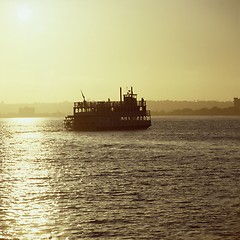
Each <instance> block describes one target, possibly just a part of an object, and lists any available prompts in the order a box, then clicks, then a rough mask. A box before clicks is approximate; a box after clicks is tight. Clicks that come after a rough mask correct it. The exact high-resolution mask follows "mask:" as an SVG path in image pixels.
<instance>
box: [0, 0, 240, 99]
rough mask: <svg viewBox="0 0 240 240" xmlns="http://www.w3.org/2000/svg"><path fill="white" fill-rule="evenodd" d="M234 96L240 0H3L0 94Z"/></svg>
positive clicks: (239, 74) (239, 66) (239, 87)
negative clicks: (132, 92)
mask: <svg viewBox="0 0 240 240" xmlns="http://www.w3.org/2000/svg"><path fill="white" fill-rule="evenodd" d="M120 86H122V87H123V90H124V91H125V89H126V87H130V86H133V87H134V89H135V90H136V92H137V93H138V94H139V97H144V98H146V99H148V100H162V99H170V100H232V99H233V97H234V96H237V97H240V0H29V1H27V0H26V1H24V0H0V101H4V102H6V103H19V102H26V103H31V102H59V101H65V100H68V101H77V100H81V90H82V91H83V92H84V94H85V96H86V98H87V99H91V100H106V99H107V98H108V97H109V98H111V99H112V100H116V99H118V97H119V87H120Z"/></svg>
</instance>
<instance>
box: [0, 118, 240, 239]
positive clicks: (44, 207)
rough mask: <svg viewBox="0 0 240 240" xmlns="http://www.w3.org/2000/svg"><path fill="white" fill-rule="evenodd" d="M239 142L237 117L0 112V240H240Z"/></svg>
mask: <svg viewBox="0 0 240 240" xmlns="http://www.w3.org/2000/svg"><path fill="white" fill-rule="evenodd" d="M239 143H240V117H153V119H152V126H151V128H149V129H147V130H141V131H122V132H69V131H65V130H64V129H63V122H62V119H58V118H56V119H54V118H52V119H51V118H49V119H47V118H46V119H44V118H42V119H41V118H39V119H38V118H32V119H31V118H29V119H24V118H22V119H17V118H16V119H0V239H14V238H15V239H169V240H170V239H171V240H172V239H184V240H185V239H204V240H206V239H229V240H230V239H231V240H232V239H236V240H237V239H240V144H239Z"/></svg>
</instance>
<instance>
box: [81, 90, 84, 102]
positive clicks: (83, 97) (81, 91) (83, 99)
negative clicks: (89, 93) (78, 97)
mask: <svg viewBox="0 0 240 240" xmlns="http://www.w3.org/2000/svg"><path fill="white" fill-rule="evenodd" d="M81 93H82V97H83V101H84V102H85V96H84V94H83V92H82V90H81Z"/></svg>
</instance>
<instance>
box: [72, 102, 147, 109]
mask: <svg viewBox="0 0 240 240" xmlns="http://www.w3.org/2000/svg"><path fill="white" fill-rule="evenodd" d="M135 104H136V105H137V106H139V107H144V106H146V101H144V100H142V101H137V102H135V103H133V105H135ZM124 105H126V103H125V102H124V101H122V102H121V101H98V102H92V101H91V102H87V101H83V102H74V108H98V107H100V108H105V107H106V108H108V107H110V108H112V107H113V108H114V107H120V106H124ZM127 105H129V103H127ZM130 105H131V104H130ZM136 105H135V106H136Z"/></svg>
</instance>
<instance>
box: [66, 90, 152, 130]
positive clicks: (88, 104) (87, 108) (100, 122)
mask: <svg viewBox="0 0 240 240" xmlns="http://www.w3.org/2000/svg"><path fill="white" fill-rule="evenodd" d="M82 96H83V101H82V102H74V106H73V115H68V116H66V117H65V120H64V125H65V128H66V129H68V130H76V131H107V130H134V129H147V128H148V127H150V126H151V115H150V111H149V110H147V109H146V101H145V100H144V99H143V98H142V99H141V100H140V101H138V100H137V94H134V93H133V88H132V87H131V90H128V91H127V93H126V94H123V95H122V88H120V101H110V99H108V101H99V102H92V101H86V100H85V97H84V95H83V93H82ZM122 97H123V99H122Z"/></svg>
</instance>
